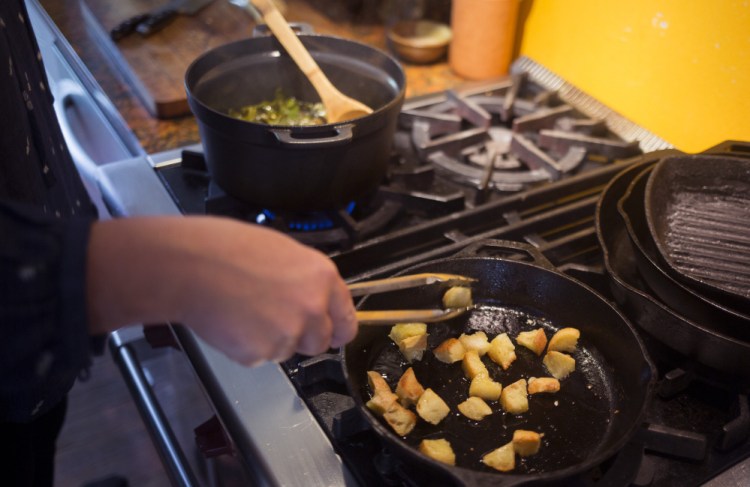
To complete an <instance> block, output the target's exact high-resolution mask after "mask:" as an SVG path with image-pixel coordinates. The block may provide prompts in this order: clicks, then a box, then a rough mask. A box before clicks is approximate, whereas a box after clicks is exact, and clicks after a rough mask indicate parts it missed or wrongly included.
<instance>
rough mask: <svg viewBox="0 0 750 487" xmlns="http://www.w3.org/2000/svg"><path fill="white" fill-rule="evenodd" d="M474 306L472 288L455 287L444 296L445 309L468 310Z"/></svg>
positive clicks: (449, 289)
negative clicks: (467, 308) (468, 307)
mask: <svg viewBox="0 0 750 487" xmlns="http://www.w3.org/2000/svg"><path fill="white" fill-rule="evenodd" d="M471 305H472V299H471V288H470V287H465V286H454V287H451V288H448V290H447V291H446V292H445V294H443V307H444V308H466V307H467V306H471Z"/></svg>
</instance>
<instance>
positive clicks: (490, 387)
mask: <svg viewBox="0 0 750 487" xmlns="http://www.w3.org/2000/svg"><path fill="white" fill-rule="evenodd" d="M501 392H503V386H502V384H500V383H499V382H495V381H494V380H492V379H491V378H489V377H488V376H486V375H477V376H475V377H474V378H473V379H471V384H470V385H469V395H470V396H476V397H481V398H482V399H484V400H485V401H497V400H498V399H499V398H500V393H501Z"/></svg>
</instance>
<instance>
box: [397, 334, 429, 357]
mask: <svg viewBox="0 0 750 487" xmlns="http://www.w3.org/2000/svg"><path fill="white" fill-rule="evenodd" d="M398 349H399V350H401V355H403V356H404V358H405V359H406V360H408V361H409V362H414V361H416V360H422V355H423V354H424V351H425V350H427V334H426V333H425V334H424V335H414V336H410V337H406V338H404V339H403V340H401V341H400V342H398Z"/></svg>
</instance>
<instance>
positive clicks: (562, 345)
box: [547, 327, 581, 353]
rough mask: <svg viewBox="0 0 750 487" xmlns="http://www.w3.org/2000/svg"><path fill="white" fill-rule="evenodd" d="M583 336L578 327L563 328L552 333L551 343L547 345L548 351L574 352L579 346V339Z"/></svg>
mask: <svg viewBox="0 0 750 487" xmlns="http://www.w3.org/2000/svg"><path fill="white" fill-rule="evenodd" d="M580 337H581V332H580V330H578V328H571V327H568V328H561V329H559V330H558V331H557V333H555V334H554V335H552V338H550V341H549V345H548V346H547V351H548V352H551V351H556V352H568V353H572V352H575V351H576V347H577V346H578V339H579V338H580Z"/></svg>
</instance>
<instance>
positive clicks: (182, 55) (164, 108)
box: [81, 0, 255, 119]
mask: <svg viewBox="0 0 750 487" xmlns="http://www.w3.org/2000/svg"><path fill="white" fill-rule="evenodd" d="M165 3H167V2H166V0H165V1H161V2H160V1H158V0H114V1H113V0H81V7H82V10H83V13H84V17H85V19H86V20H85V22H86V28H87V29H91V31H92V32H93V33H94V35H95V37H96V38H97V40H98V41H99V43H100V46H101V47H102V49H104V50H105V51H106V53H107V57H108V58H109V59H110V60H111V61H112V62H113V64H114V65H115V66H116V68H117V69H118V70H119V71H120V72H121V73H122V75H123V76H124V77H125V79H126V80H127V82H128V83H129V84H130V85H131V86H132V88H133V89H134V90H135V92H136V93H137V94H138V96H139V97H140V98H141V100H142V101H143V103H144V104H145V105H146V107H147V108H148V110H149V111H150V112H151V114H152V115H153V116H154V117H157V118H162V119H166V118H174V117H180V116H183V115H188V114H190V109H189V107H188V104H187V98H186V95H185V85H184V76H185V71H186V70H187V68H188V66H189V65H190V63H191V62H192V61H193V60H194V59H195V58H197V57H198V56H199V55H201V54H202V53H204V52H206V51H207V50H209V49H212V48H214V47H217V46H220V45H222V44H226V43H228V42H233V41H236V40H240V39H244V38H247V37H250V36H251V35H252V29H253V27H255V22H254V21H253V19H252V17H251V16H250V14H249V13H247V12H245V11H244V10H241V9H240V8H238V7H236V6H234V5H232V4H230V3H229V2H228V1H226V0H214V1H213V2H212V3H211V4H210V5H208V6H207V7H205V8H204V9H203V10H201V11H200V12H198V13H197V14H196V15H194V16H190V17H188V16H183V15H180V16H178V17H177V18H175V19H174V20H173V21H172V22H171V23H170V24H169V25H167V26H166V27H165V28H164V29H162V30H161V31H160V32H157V33H155V34H153V35H151V36H148V37H143V36H141V35H140V34H138V33H133V34H131V35H129V36H128V37H126V38H124V39H121V40H119V41H118V42H114V41H112V40H111V39H110V37H109V32H110V30H111V29H112V28H113V27H115V26H116V25H118V24H119V23H120V22H122V21H123V20H126V19H128V18H130V17H132V16H134V15H138V14H141V13H144V12H149V11H151V10H153V9H155V8H158V7H159V6H161V5H163V4H165Z"/></svg>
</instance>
